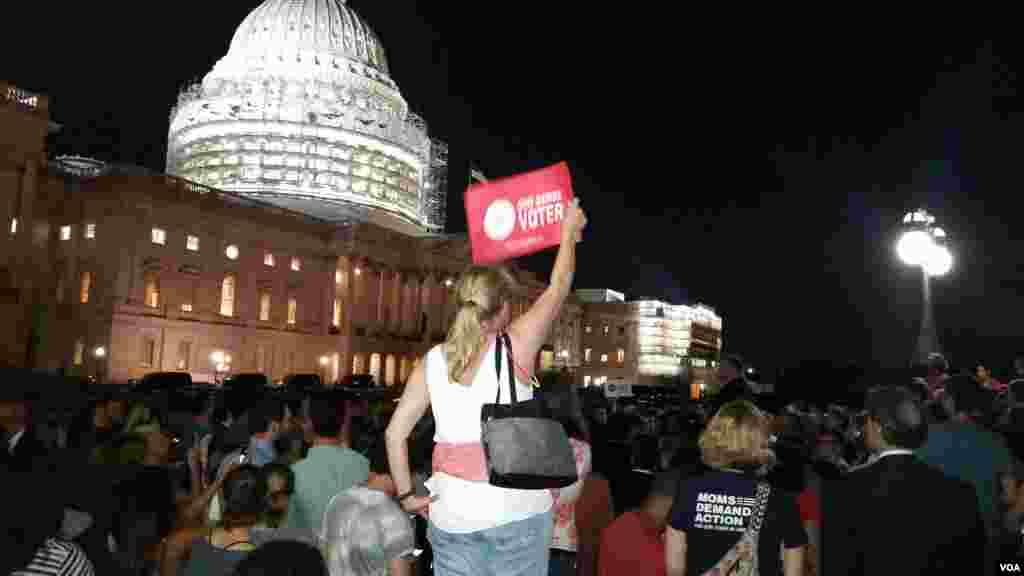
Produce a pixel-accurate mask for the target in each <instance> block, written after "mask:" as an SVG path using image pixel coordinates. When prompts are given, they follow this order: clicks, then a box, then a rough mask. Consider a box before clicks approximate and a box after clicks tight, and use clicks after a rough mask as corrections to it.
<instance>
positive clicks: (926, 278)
mask: <svg viewBox="0 0 1024 576" xmlns="http://www.w3.org/2000/svg"><path fill="white" fill-rule="evenodd" d="M896 253H897V254H898V255H899V257H900V260H902V261H903V262H904V264H907V265H908V266H913V267H919V268H921V279H922V280H921V289H922V298H921V301H922V312H921V333H920V334H918V337H917V357H918V359H919V360H920V361H921V362H925V361H927V359H928V355H929V354H931V353H933V352H934V353H938V352H939V338H938V334H937V332H936V330H935V318H934V313H933V308H932V292H931V282H930V278H932V277H938V276H945V275H946V274H948V273H949V271H950V270H952V269H953V254H952V252H950V251H949V248H947V247H946V231H945V230H943V229H942V228H939V227H938V226H936V225H935V217H934V216H932V215H931V214H929V213H928V212H927V211H926V210H924V209H923V208H922V209H920V210H916V211H914V212H909V213H907V214H906V215H905V216H904V217H903V233H902V234H901V235H900V239H899V241H898V242H897V243H896Z"/></svg>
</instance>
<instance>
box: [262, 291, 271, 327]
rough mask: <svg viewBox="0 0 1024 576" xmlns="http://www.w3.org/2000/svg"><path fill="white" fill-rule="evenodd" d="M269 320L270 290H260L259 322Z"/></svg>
mask: <svg viewBox="0 0 1024 576" xmlns="http://www.w3.org/2000/svg"><path fill="white" fill-rule="evenodd" d="M269 321H270V291H269V290H262V291H261V292H260V322H269Z"/></svg>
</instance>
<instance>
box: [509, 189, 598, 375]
mask: <svg viewBox="0 0 1024 576" xmlns="http://www.w3.org/2000/svg"><path fill="white" fill-rule="evenodd" d="M586 225H587V217H586V215H585V214H584V213H583V209H582V208H580V206H579V199H578V198H576V199H573V203H572V204H571V205H569V206H568V209H567V210H566V215H565V219H564V220H562V243H561V244H560V245H559V247H558V255H557V256H556V257H555V266H554V268H553V269H552V271H551V281H550V283H549V284H548V287H547V288H546V289H545V290H544V293H543V294H541V296H540V298H538V299H537V301H536V302H534V303H533V306H530V309H529V310H527V311H526V313H525V314H523V315H522V316H520V317H519V318H516V320H515V321H514V322H512V324H511V326H509V328H508V331H509V334H510V335H511V336H512V352H513V353H514V354H515V357H516V358H517V359H521V360H518V362H519V363H520V365H522V366H523V368H526V369H529V370H531V371H532V369H533V364H534V359H535V358H536V357H537V353H538V352H539V351H540V347H541V346H543V345H544V342H545V341H546V340H547V338H548V334H549V333H550V332H551V325H552V324H553V323H554V321H555V318H557V317H558V312H559V311H560V310H561V309H562V304H564V303H565V298H566V296H568V295H569V290H570V289H571V288H572V278H573V274H575V272H576V243H577V242H579V241H580V234H581V233H582V232H583V228H584V227H585V226H586Z"/></svg>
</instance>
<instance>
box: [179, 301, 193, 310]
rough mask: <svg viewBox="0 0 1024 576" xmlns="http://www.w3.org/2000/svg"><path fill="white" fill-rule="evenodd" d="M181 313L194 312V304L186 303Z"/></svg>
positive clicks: (182, 306)
mask: <svg viewBox="0 0 1024 576" xmlns="http://www.w3.org/2000/svg"><path fill="white" fill-rule="evenodd" d="M181 311H182V312H192V304H191V303H189V302H186V303H184V304H182V305H181Z"/></svg>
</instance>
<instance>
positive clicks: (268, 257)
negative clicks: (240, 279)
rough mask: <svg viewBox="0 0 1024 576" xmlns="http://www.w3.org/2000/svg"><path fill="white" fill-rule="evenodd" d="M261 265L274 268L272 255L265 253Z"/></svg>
mask: <svg viewBox="0 0 1024 576" xmlns="http://www.w3.org/2000/svg"><path fill="white" fill-rule="evenodd" d="M263 265H264V266H271V267H273V266H274V255H273V254H272V253H270V252H267V253H266V254H264V255H263Z"/></svg>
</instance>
